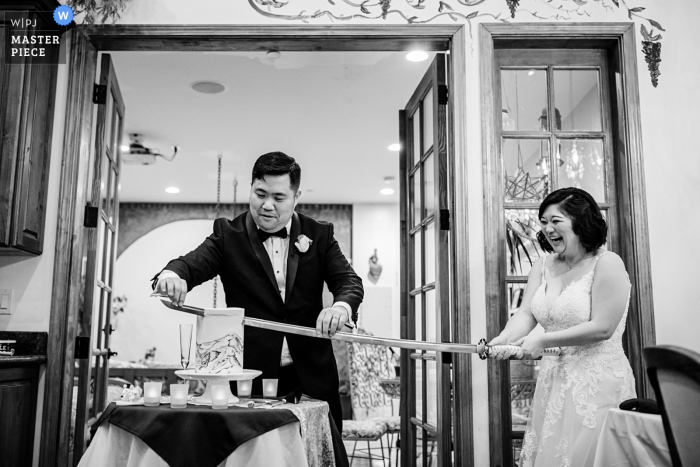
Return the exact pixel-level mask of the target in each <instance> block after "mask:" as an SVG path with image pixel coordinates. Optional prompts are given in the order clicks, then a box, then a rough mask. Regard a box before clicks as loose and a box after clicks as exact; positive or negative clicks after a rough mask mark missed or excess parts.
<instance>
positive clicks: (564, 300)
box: [531, 253, 629, 363]
mask: <svg viewBox="0 0 700 467" xmlns="http://www.w3.org/2000/svg"><path fill="white" fill-rule="evenodd" d="M603 254H605V253H603ZM601 256H602V255H598V256H596V258H595V260H594V263H593V267H591V269H590V270H589V271H588V272H587V273H586V274H585V275H584V276H583V277H581V278H580V279H578V280H576V281H574V282H572V283H571V284H569V285H568V286H567V287H566V288H565V289H563V290H562V291H561V293H560V294H559V295H558V296H557V297H556V298H554V299H553V301H551V302H550V299H549V298H548V297H547V296H546V290H547V281H546V278H545V273H544V270H545V265H546V264H547V262H548V261H547V259H548V258H549V256H547V257H545V260H544V264H543V266H542V283H541V284H540V286H539V288H538V289H537V291H536V292H535V295H534V296H533V298H532V305H531V310H532V314H533V316H534V317H535V319H536V320H537V322H538V323H539V324H540V325H541V326H542V327H543V328H544V330H545V332H553V331H561V330H563V329H568V328H571V327H573V326H576V325H577V324H581V323H585V322H587V321H590V320H591V290H592V288H593V276H594V273H595V267H596V264H597V263H598V259H599V258H600V257H601ZM628 281H629V279H628ZM628 308H629V295H628V296H627V305H626V306H625V312H624V313H623V315H622V318H621V319H620V322H619V323H618V325H617V328H616V329H615V332H614V333H613V335H612V336H611V337H610V339H607V340H604V341H602V342H598V343H595V344H590V345H582V346H576V347H569V348H566V349H563V352H564V355H565V356H566V358H565V359H568V360H570V359H578V358H581V357H584V356H586V357H593V356H594V354H600V357H601V358H602V357H604V356H608V357H609V358H615V356H618V357H619V356H620V355H623V356H624V352H623V350H622V334H623V333H624V332H625V325H626V321H627V311H628ZM609 358H605V361H606V363H610V360H609Z"/></svg>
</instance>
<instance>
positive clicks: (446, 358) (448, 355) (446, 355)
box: [441, 352, 452, 365]
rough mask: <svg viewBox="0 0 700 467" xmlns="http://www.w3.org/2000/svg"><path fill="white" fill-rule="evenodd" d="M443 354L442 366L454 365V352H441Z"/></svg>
mask: <svg viewBox="0 0 700 467" xmlns="http://www.w3.org/2000/svg"><path fill="white" fill-rule="evenodd" d="M441 353H442V364H443V365H449V364H451V363H452V352H441Z"/></svg>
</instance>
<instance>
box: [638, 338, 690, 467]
mask: <svg viewBox="0 0 700 467" xmlns="http://www.w3.org/2000/svg"><path fill="white" fill-rule="evenodd" d="M643 354H644V360H645V361H646V366H647V374H648V375H649V380H650V382H651V386H652V387H653V388H654V392H655V393H656V399H657V402H658V404H659V411H660V412H661V418H662V420H663V424H664V431H665V432H666V439H667V440H668V448H669V451H670V454H671V461H672V462H673V465H674V467H683V466H685V467H688V466H691V465H698V464H697V462H698V459H700V442H698V437H699V436H700V354H698V353H697V352H693V351H692V350H688V349H684V348H682V347H676V346H670V345H660V346H657V347H647V348H645V349H644V350H643Z"/></svg>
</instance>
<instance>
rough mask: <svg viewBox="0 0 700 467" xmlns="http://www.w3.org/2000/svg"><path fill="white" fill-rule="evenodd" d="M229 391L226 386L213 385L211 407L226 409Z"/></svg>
mask: <svg viewBox="0 0 700 467" xmlns="http://www.w3.org/2000/svg"><path fill="white" fill-rule="evenodd" d="M230 392H231V390H230V389H229V387H228V382H227V383H226V384H214V385H212V387H211V407H212V408H213V409H225V408H228V396H229V394H230Z"/></svg>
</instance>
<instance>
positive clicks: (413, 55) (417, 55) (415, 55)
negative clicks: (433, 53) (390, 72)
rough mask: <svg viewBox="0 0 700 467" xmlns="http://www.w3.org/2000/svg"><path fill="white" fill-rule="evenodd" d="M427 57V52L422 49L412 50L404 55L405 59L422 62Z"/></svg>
mask: <svg viewBox="0 0 700 467" xmlns="http://www.w3.org/2000/svg"><path fill="white" fill-rule="evenodd" d="M427 59H428V52H423V51H422V50H414V51H412V52H409V53H408V54H407V55H406V60H408V61H410V62H422V61H424V60H427Z"/></svg>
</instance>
